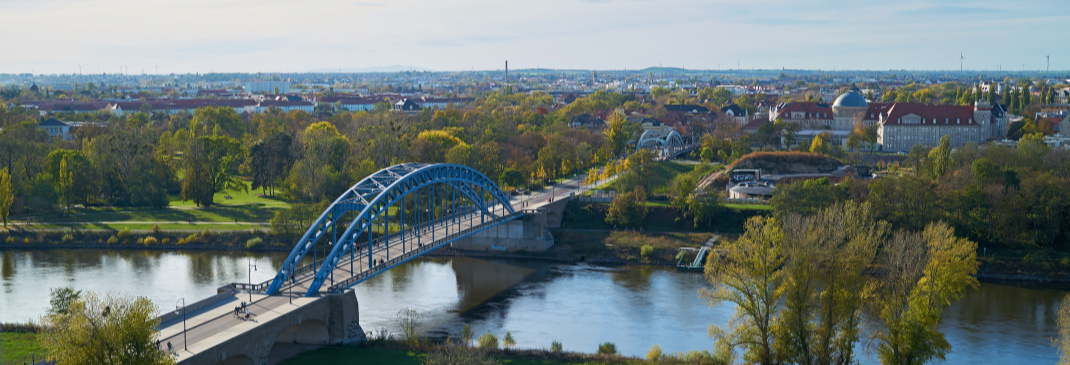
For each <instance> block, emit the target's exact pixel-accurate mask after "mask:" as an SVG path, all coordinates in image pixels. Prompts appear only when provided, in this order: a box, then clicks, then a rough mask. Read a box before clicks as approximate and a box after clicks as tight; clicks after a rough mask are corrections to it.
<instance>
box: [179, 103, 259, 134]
mask: <svg viewBox="0 0 1070 365" xmlns="http://www.w3.org/2000/svg"><path fill="white" fill-rule="evenodd" d="M189 124H190V128H189V129H190V133H191V134H192V135H193V137H202V136H211V135H217V136H218V135H226V136H229V137H233V138H241V136H242V135H243V134H244V133H245V123H244V122H242V119H241V115H238V112H237V111H235V110H234V109H233V108H230V107H225V106H220V107H212V106H210V107H204V108H197V110H196V111H194V112H193V118H192V119H190V123H189Z"/></svg>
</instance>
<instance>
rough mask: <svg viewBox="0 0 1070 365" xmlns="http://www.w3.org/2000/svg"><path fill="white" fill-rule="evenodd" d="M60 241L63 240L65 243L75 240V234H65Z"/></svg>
mask: <svg viewBox="0 0 1070 365" xmlns="http://www.w3.org/2000/svg"><path fill="white" fill-rule="evenodd" d="M60 241H61V242H63V243H67V242H71V241H74V236H71V234H70V233H68V234H65V235H63V238H61V239H60Z"/></svg>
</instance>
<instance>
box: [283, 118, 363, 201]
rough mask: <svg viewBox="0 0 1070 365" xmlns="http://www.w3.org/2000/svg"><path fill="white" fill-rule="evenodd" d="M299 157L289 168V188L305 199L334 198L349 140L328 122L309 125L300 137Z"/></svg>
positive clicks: (347, 151)
mask: <svg viewBox="0 0 1070 365" xmlns="http://www.w3.org/2000/svg"><path fill="white" fill-rule="evenodd" d="M301 147H302V149H301V157H300V158H299V159H298V160H297V162H295V163H294V165H293V168H291V169H290V178H289V180H288V181H287V183H289V185H290V186H289V187H288V188H289V189H290V191H291V192H298V193H300V194H301V195H302V196H303V197H304V198H305V199H306V200H316V199H319V198H321V197H323V196H329V195H333V194H332V193H333V191H332V189H331V188H330V187H331V185H334V184H332V183H334V182H337V181H338V180H339V175H340V173H341V172H342V171H344V165H345V162H346V160H347V159H346V157H347V155H348V153H349V140H348V139H347V138H346V137H345V136H342V135H341V134H339V133H338V129H336V128H335V127H334V126H333V125H331V124H330V123H328V122H319V123H315V124H312V125H309V126H308V127H307V128H305V131H304V133H302V134H301Z"/></svg>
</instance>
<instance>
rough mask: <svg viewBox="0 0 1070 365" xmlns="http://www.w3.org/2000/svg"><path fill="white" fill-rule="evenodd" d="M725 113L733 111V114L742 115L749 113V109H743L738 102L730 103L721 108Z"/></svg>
mask: <svg viewBox="0 0 1070 365" xmlns="http://www.w3.org/2000/svg"><path fill="white" fill-rule="evenodd" d="M721 112H723V113H732V115H733V116H737V117H742V116H745V115H747V109H743V108H742V107H740V106H739V105H736V104H728V105H725V106H724V107H722V108H721Z"/></svg>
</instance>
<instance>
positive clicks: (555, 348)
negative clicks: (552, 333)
mask: <svg viewBox="0 0 1070 365" xmlns="http://www.w3.org/2000/svg"><path fill="white" fill-rule="evenodd" d="M563 350H564V349H563V346H561V341H557V340H554V342H550V352H553V353H555V354H560V353H561V351H563Z"/></svg>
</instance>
